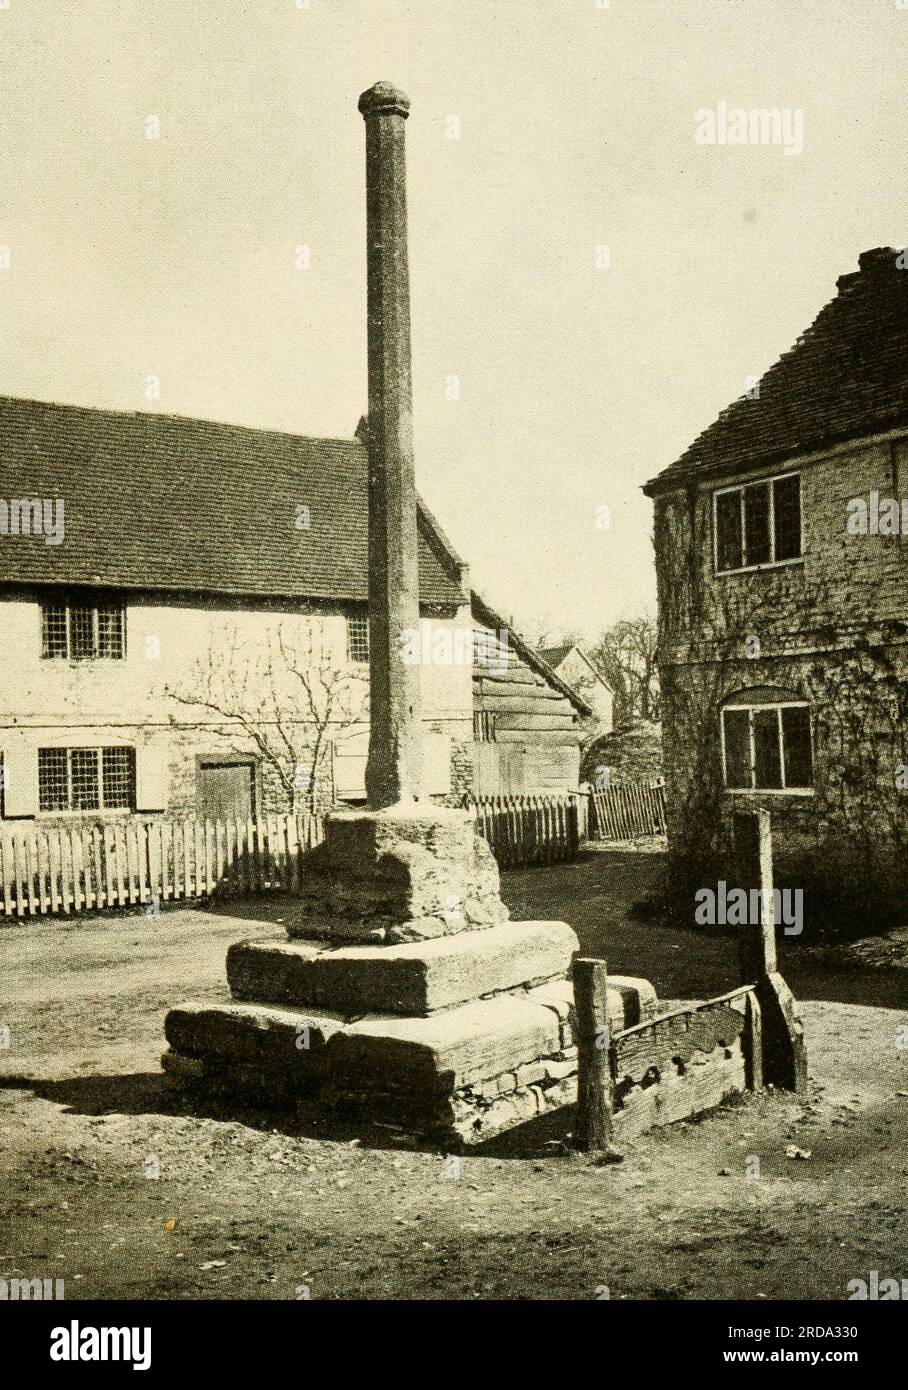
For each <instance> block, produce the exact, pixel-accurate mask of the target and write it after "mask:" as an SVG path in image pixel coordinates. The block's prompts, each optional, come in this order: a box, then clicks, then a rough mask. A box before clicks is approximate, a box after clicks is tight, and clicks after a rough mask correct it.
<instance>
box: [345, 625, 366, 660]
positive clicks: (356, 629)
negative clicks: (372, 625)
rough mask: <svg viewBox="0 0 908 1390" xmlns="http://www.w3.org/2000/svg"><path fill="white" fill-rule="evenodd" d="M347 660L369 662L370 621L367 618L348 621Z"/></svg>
mask: <svg viewBox="0 0 908 1390" xmlns="http://www.w3.org/2000/svg"><path fill="white" fill-rule="evenodd" d="M347 660H348V661H368V660H369V619H368V618H366V617H361V616H357V617H352V618H348V619H347Z"/></svg>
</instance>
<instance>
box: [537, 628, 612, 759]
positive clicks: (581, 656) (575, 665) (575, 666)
mask: <svg viewBox="0 0 908 1390" xmlns="http://www.w3.org/2000/svg"><path fill="white" fill-rule="evenodd" d="M539 655H540V656H541V657H542V659H543V660H544V661H546V662H547V663H548V665H549V666H551V668H552V670H553V671H555V672H557V674H558V675H559V676H561V678H562V680H565V681H567V682H568V684H569V685H570V686H571V687H572V688H573V689H574V690H576V691H578V692H579V693H580V694H581V695H582V696H583V698H584V700H585V701H586V702H587V704H588V705H589V706H590V708H591V709H592V711H593V717H594V719H595V720H596V725H597V728H596V735H597V737H601V736H602V735H603V734H610V733H611V732H612V729H613V728H614V725H615V692H614V691H613V690H612V687H611V686H610V685H609V683H608V681H607V680H606V679H605V677H604V676H603V675H602V674H601V673H600V672H599V671H598V670H597V669H596V667H595V666H594V665H593V663H592V661H590V659H589V657H588V656H587V654H586V652H585V651H584V650H583V648H582V647H581V646H580V645H579V643H577V642H562V643H561V645H560V646H557V647H540V648H539Z"/></svg>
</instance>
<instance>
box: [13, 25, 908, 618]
mask: <svg viewBox="0 0 908 1390" xmlns="http://www.w3.org/2000/svg"><path fill="white" fill-rule="evenodd" d="M906 74H908V9H906V10H900V9H898V8H897V4H896V0H759V3H758V0H610V4H609V6H608V7H607V8H599V7H598V6H597V3H596V0H409V3H405V0H309V5H308V8H307V7H305V6H304V5H302V4H301V5H300V7H298V5H297V0H74V2H73V3H70V2H69V0H66V2H65V0H9V8H8V9H2V8H0V244H4V245H8V246H9V248H10V253H9V254H10V263H9V269H8V270H5V271H0V392H2V393H5V394H10V395H24V396H35V397H38V398H42V399H51V400H58V401H69V402H75V403H78V404H82V405H96V406H107V407H114V408H119V409H150V408H155V409H161V410H166V411H168V412H174V413H178V414H187V415H201V416H206V417H209V418H212V419H219V420H230V421H237V422H240V423H243V424H248V425H259V426H268V427H272V428H278V429H287V430H293V431H298V432H299V433H303V434H316V435H318V434H325V435H341V436H349V435H351V434H352V433H353V431H354V429H355V427H356V423H357V420H358V418H359V416H360V414H361V413H362V412H363V411H364V409H365V402H366V361H365V335H366V313H365V188H364V128H363V122H362V119H361V117H360V116H359V114H358V112H357V109H356V101H357V97H358V95H359V93H360V92H361V91H362V90H363V89H364V88H365V87H367V86H370V85H371V84H372V83H373V82H375V81H376V80H378V79H381V78H384V79H387V80H390V81H393V82H396V83H397V84H398V85H400V86H402V87H403V88H404V89H405V90H406V91H407V92H408V93H409V95H410V98H411V101H412V109H411V115H410V120H409V121H408V124H407V137H408V160H409V164H408V176H409V197H410V266H411V277H412V314H413V343H414V392H415V408H416V463H417V479H418V486H419V488H420V491H421V493H422V494H423V496H424V497H425V499H426V501H427V502H428V504H429V506H430V507H431V508H432V509H433V511H434V512H435V513H436V515H437V516H438V518H439V520H440V521H441V524H442V526H443V527H444V528H445V530H446V531H447V532H448V534H449V535H450V537H451V539H452V541H453V542H454V544H455V545H456V546H457V548H458V549H459V550H460V551H461V553H462V554H463V556H464V558H465V559H467V560H468V561H469V562H470V564H471V566H472V572H473V579H474V584H475V586H476V587H477V588H479V589H480V591H481V592H483V593H484V594H485V596H486V597H487V598H488V599H489V601H490V602H491V603H493V604H494V605H495V606H496V607H497V608H498V609H499V611H502V612H503V613H504V614H505V615H508V614H511V613H513V614H514V616H515V619H516V621H517V626H518V628H519V627H520V626H521V625H524V626H526V627H528V628H532V627H533V626H534V624H535V622H536V620H537V619H539V618H540V617H543V616H546V617H548V618H549V619H550V623H551V631H552V632H553V634H554V635H558V634H559V631H560V629H562V628H568V629H574V628H579V629H581V630H583V631H584V632H585V633H587V634H588V635H589V636H590V637H592V636H594V635H595V634H596V633H597V631H598V630H599V629H601V628H602V626H603V625H604V624H606V623H607V622H610V621H612V620H613V619H615V618H616V617H620V616H622V615H630V614H632V613H634V612H637V611H639V610H640V609H641V608H643V607H645V606H648V605H651V604H652V603H653V601H654V594H655V583H654V577H653V566H652V550H651V541H650V532H651V504H650V502H649V501H648V500H647V499H646V498H645V497H644V496H643V495H642V494H641V492H640V485H641V483H643V482H644V481H645V480H646V479H647V478H649V477H651V476H652V475H653V474H655V473H656V472H658V471H659V470H660V469H661V468H663V467H665V466H666V465H667V464H669V463H670V462H672V460H673V459H674V458H675V457H676V456H677V455H678V454H679V453H681V452H682V450H683V449H684V448H685V447H686V446H687V445H688V444H689V443H690V442H691V440H692V439H693V438H694V436H695V435H696V434H697V433H698V432H699V431H700V430H701V429H702V428H703V427H705V426H706V425H707V424H709V423H710V422H711V420H712V419H713V418H714V417H715V415H716V414H717V413H718V411H719V410H720V409H722V407H724V406H725V405H726V404H728V403H729V402H730V401H731V400H732V399H733V398H734V397H736V396H738V395H741V394H742V393H743V391H744V389H745V385H746V378H747V377H748V376H749V375H759V374H760V373H761V372H763V371H765V369H766V368H767V367H768V366H769V365H771V363H772V362H773V361H774V360H775V359H776V358H777V357H778V356H779V355H780V354H781V352H782V351H784V350H785V349H787V348H788V347H789V346H791V344H792V343H793V342H794V340H795V338H796V337H797V336H798V334H799V333H800V332H801V331H802V330H803V329H804V328H806V327H807V326H808V324H809V323H810V322H811V321H812V319H813V317H814V316H815V314H816V313H817V311H818V310H819V309H820V308H821V306H822V305H823V304H824V303H825V302H826V301H827V300H828V299H830V298H831V297H832V296H833V294H834V293H835V281H836V277H837V276H838V275H840V274H843V273H844V272H847V271H851V270H856V269H857V258H858V254H859V252H860V251H862V250H865V249H867V248H868V247H872V246H879V245H897V246H900V245H904V244H905V243H906V242H908V118H906V100H905V79H906ZM720 101H724V102H726V103H727V104H728V105H729V106H730V107H744V108H751V107H765V108H779V109H784V108H800V109H801V110H802V111H803V121H804V151H803V153H802V154H800V155H799V156H794V157H789V156H786V155H785V154H784V153H783V151H782V149H781V148H780V147H778V146H763V147H731V146H719V145H714V146H706V145H698V144H697V143H696V142H695V140H694V130H695V113H696V112H697V111H698V110H699V109H702V108H713V109H715V108H717V106H718V103H719V102H720ZM150 115H154V116H157V117H158V118H159V121H160V132H161V133H160V139H158V140H153V139H148V138H147V137H146V121H147V118H148V117H149V116H150ZM451 117H457V118H458V121H459V133H460V138H459V139H451V138H448V136H449V134H450V132H451V130H452V129H453V128H454V125H455V123H454V122H452V121H451V120H450V118H451ZM301 244H305V245H306V246H308V247H309V248H310V254H311V263H310V268H309V269H308V270H300V269H297V267H296V264H295V259H296V257H295V252H296V247H297V246H298V245H301ZM601 246H607V247H608V259H609V262H610V266H609V268H608V269H601V268H597V264H596V261H597V247H601ZM600 259H601V255H600ZM149 374H155V375H157V376H158V377H159V378H160V382H161V398H160V402H159V403H158V404H155V405H154V406H150V405H149V403H148V401H147V400H146V399H145V395H144V389H145V378H146V376H148V375H149ZM452 376H457V377H458V378H459V383H460V399H459V400H450V399H448V398H447V395H448V394H449V392H450V387H449V378H450V377H452ZM603 506H607V507H608V508H609V509H610V514H611V526H610V528H609V529H608V530H604V529H598V528H597V526H596V513H597V508H599V507H603ZM162 524H166V519H162Z"/></svg>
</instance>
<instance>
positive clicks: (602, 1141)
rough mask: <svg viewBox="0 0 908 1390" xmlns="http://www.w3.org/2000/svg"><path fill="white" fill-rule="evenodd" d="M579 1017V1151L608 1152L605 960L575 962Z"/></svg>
mask: <svg viewBox="0 0 908 1390" xmlns="http://www.w3.org/2000/svg"><path fill="white" fill-rule="evenodd" d="M574 1010H575V1012H576V1014H577V1119H576V1123H575V1134H574V1143H575V1145H576V1146H577V1148H579V1149H608V1148H609V1147H610V1145H611V1139H612V1069H611V1053H610V1042H611V1039H610V1037H609V1031H608V974H607V970H606V964H605V961H604V960H593V959H590V958H589V957H584V956H580V957H578V958H577V960H575V961H574Z"/></svg>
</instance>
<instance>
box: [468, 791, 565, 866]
mask: <svg viewBox="0 0 908 1390" xmlns="http://www.w3.org/2000/svg"><path fill="white" fill-rule="evenodd" d="M466 806H467V809H469V810H470V811H471V812H472V814H473V818H474V824H475V828H476V833H477V834H478V835H481V836H482V838H483V839H484V840H485V841H486V842H487V843H488V845H489V848H490V849H491V851H492V853H493V854H494V856H495V858H496V860H497V861H498V865H499V867H500V868H519V867H521V866H523V865H527V864H553V863H558V862H559V861H563V860H567V859H571V858H573V857H574V855H575V854H576V851H577V846H578V844H579V840H580V830H579V826H580V820H579V816H580V807H579V801H578V797H577V796H576V795H574V794H572V793H561V794H560V795H559V794H554V795H551V796H540V795H523V796H482V797H476V798H470V799H468V800H467V801H466Z"/></svg>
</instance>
